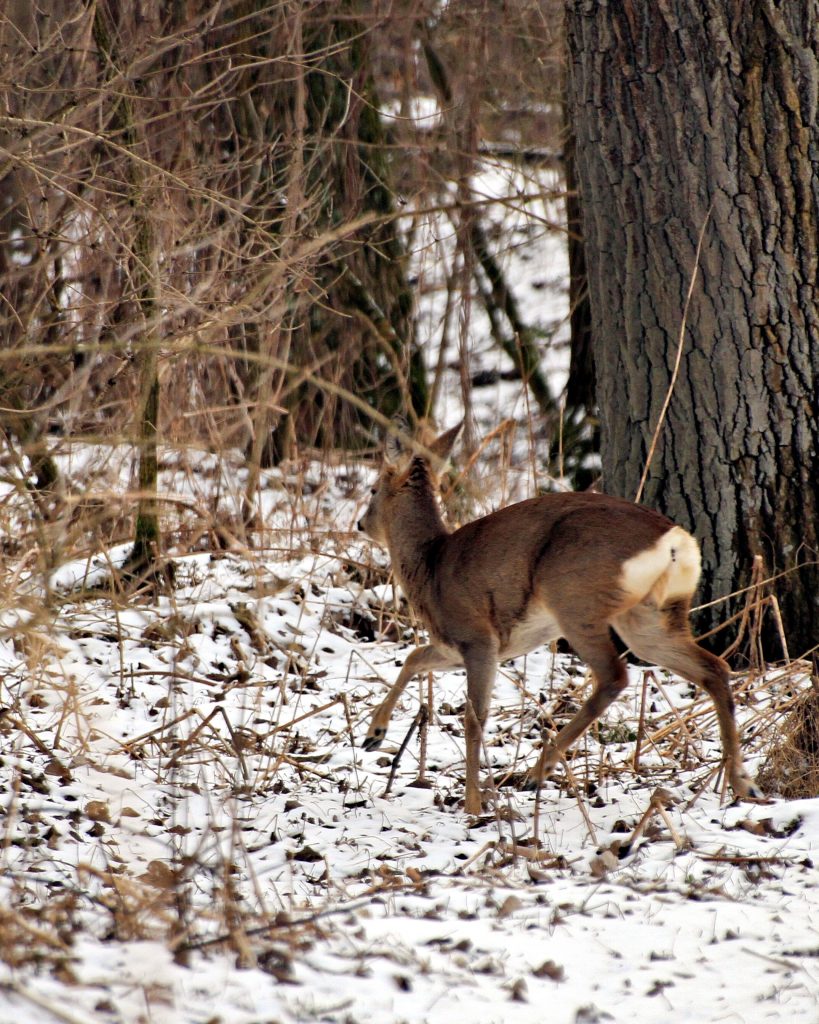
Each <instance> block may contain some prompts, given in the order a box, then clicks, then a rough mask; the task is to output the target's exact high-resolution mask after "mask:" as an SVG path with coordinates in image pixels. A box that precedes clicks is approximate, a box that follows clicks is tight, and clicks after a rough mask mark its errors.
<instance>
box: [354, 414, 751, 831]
mask: <svg viewBox="0 0 819 1024" xmlns="http://www.w3.org/2000/svg"><path fill="white" fill-rule="evenodd" d="M458 430H459V428H455V429H454V430H450V431H448V432H447V433H446V434H443V435H442V436H441V437H439V438H437V440H435V441H433V442H431V443H430V444H429V445H428V448H429V451H430V456H429V457H425V456H424V455H418V454H413V453H411V452H410V453H405V452H404V451H403V450H402V449H401V447H400V445H398V444H397V443H396V442H395V441H393V442H391V444H390V445H389V447H388V451H387V457H386V461H385V465H384V468H383V470H382V473H381V476H380V479H379V481H378V485H377V487H376V488H375V490H374V493H373V498H372V501H371V502H370V506H369V508H368V509H367V511H366V512H365V514H364V516H363V517H362V519H361V521H360V523H359V527H360V528H361V529H362V530H364V531H366V532H367V533H368V534H370V536H372V537H373V538H374V539H375V540H377V541H379V542H381V543H383V544H385V545H386V547H387V549H388V550H389V553H390V557H391V559H392V564H393V571H394V572H395V575H396V577H397V579H398V582H399V583H400V584H401V587H402V588H403V590H404V591H405V593H406V595H407V598H408V599H409V601H410V604H411V605H412V606H413V608H414V609H415V611H416V612H417V613H418V614H419V615H420V616H421V618H422V619H423V620H424V622H425V624H426V626H427V629H428V630H429V634H430V641H431V642H430V644H429V645H428V646H426V647H420V648H418V649H417V650H415V651H413V652H412V653H411V654H410V656H409V657H408V658H407V661H406V663H405V665H404V667H403V669H402V670H401V673H400V674H399V676H398V679H397V680H396V682H395V684H394V685H393V687H392V689H391V690H390V692H389V694H388V695H387V697H386V699H385V700H384V701H383V703H382V704H381V705H380V706H379V707H378V708H377V709H376V711H375V712H374V714H373V718H372V721H371V723H370V728H369V732H368V734H367V738H366V740H365V744H364V745H365V747H366V748H367V749H373V748H375V747H376V746H378V744H379V743H380V742H381V740H382V739H383V737H384V735H385V733H386V727H387V725H388V724H389V719H390V717H391V715H392V711H393V709H394V707H395V704H396V702H397V700H398V698H399V697H400V695H401V693H402V692H403V690H404V688H405V687H406V685H407V683H408V682H409V680H410V679H411V678H412V676H414V675H416V674H418V673H419V672H424V671H430V670H433V669H437V668H446V667H450V666H455V665H463V666H464V667H465V668H466V672H467V702H466V718H465V732H466V748H467V754H466V795H465V801H464V805H465V809H466V810H467V812H468V813H472V814H477V813H479V811H480V809H481V797H480V789H479V785H478V775H479V760H480V750H481V741H482V735H483V727H484V723H485V722H486V718H487V715H488V712H489V700H490V696H491V692H492V686H493V683H494V679H495V671H496V668H497V664H498V662H499V661H501V660H503V659H505V658H509V657H513V656H517V655H520V654H524V653H526V652H527V651H530V650H532V649H533V648H535V647H537V646H540V645H541V644H544V643H546V642H548V641H550V640H554V639H556V638H557V637H561V636H562V637H565V638H566V640H568V642H569V643H570V644H571V645H572V647H573V648H574V649H575V651H576V652H577V654H578V655H579V656H580V657H581V658H582V659H583V660H584V661H585V662H586V663H587V664H588V665H589V667H590V668H591V670H592V672H593V674H594V679H595V684H594V690H593V692H592V695H591V697H590V698H589V699H588V700H587V701H586V703H585V704H584V705H583V707H582V708H581V709H580V710H579V711H578V713H577V714H576V715H575V716H574V718H573V719H572V720H571V721H570V722H569V723H568V724H567V725H566V726H564V728H563V729H562V730H561V731H560V733H559V734H558V736H557V738H556V740H555V742H554V744H553V745H552V746H549V747H547V748H546V749H545V750H544V751H543V754H542V756H541V758H540V761H539V763H538V766H537V769H536V771H535V773H534V774H533V776H532V781H533V782H539V781H540V780H541V779H542V778H543V777H544V776H545V775H546V774H547V773H548V772H549V771H551V769H552V768H553V767H554V766H555V764H556V763H557V761H558V760H559V758H560V756H561V755H562V753H563V752H564V751H565V750H566V749H567V748H568V747H569V745H570V744H571V743H573V742H574V740H576V739H577V738H578V737H579V736H580V735H582V733H583V732H585V730H586V729H587V728H588V727H589V726H590V725H591V723H592V722H593V721H595V719H596V718H598V717H599V715H600V714H602V712H603V711H604V710H605V709H606V708H607V707H608V705H609V704H610V703H611V702H612V701H613V700H614V699H615V698H616V697H617V696H618V695H619V694H620V693H621V692H622V690H623V689H624V687H625V686H626V683H627V674H626V670H625V666H624V665H623V662H622V661H621V660H620V658H619V657H618V655H617V652H616V649H615V647H614V644H613V642H612V639H611V636H610V632H609V629H610V627H612V628H614V629H615V630H616V631H617V633H619V634H620V636H621V637H622V639H623V640H624V641H625V642H626V643H627V644H628V645H629V646H630V647H631V649H632V651H633V652H634V653H635V654H636V655H637V656H638V657H640V658H643V659H644V660H646V661H649V662H651V663H656V664H660V665H662V666H664V667H666V668H668V669H670V670H671V671H673V672H677V673H679V674H680V675H682V676H684V677H685V678H686V679H689V680H691V681H692V682H694V683H696V684H698V685H700V686H702V687H703V688H704V689H705V690H706V691H707V692H708V693H709V694H710V696H711V698H712V700H713V701H714V706H715V708H716V711H717V716H718V720H719V726H720V733H721V737H722V745H723V757H724V761H725V765H726V769H727V773H728V778H729V781H730V783H731V786H732V788H733V790H734V793H735V794H736V795H737V796H740V797H744V796H749V795H751V794H752V793H753V792H754V787H753V784H752V783H751V781H750V779H749V778H748V775H747V773H746V772H745V770H744V768H743V765H742V758H741V755H740V751H739V740H738V737H737V731H736V726H735V723H734V714H733V698H732V696H731V690H730V686H729V681H728V680H729V674H728V667H727V665H726V664H725V662H724V661H723V660H722V659H721V658H717V657H716V656H714V655H712V654H709V653H708V652H707V651H705V650H703V649H702V648H701V647H699V646H698V645H697V643H696V642H695V640H694V638H693V637H692V635H691V631H690V628H689V625H688V611H689V607H690V600H691V596H692V594H693V592H694V589H695V587H696V584H697V577H698V575H699V548H698V546H697V543H696V541H695V540H694V539H693V537H691V535H690V534H688V533H686V532H685V531H684V530H682V529H681V528H680V527H677V526H675V525H674V524H673V523H672V522H671V521H670V520H668V519H666V517H665V516H662V515H660V514H659V513H658V512H655V511H652V510H651V509H648V508H645V507H643V506H640V505H635V504H633V503H631V502H628V501H624V500H622V499H620V498H612V497H607V496H606V495H602V494H592V493H584V494H550V495H543V496H542V497H539V498H531V499H529V500H528V501H522V502H519V503H518V504H515V505H510V506H509V507H507V508H503V509H500V510H499V511H497V512H493V513H492V514H491V515H488V516H484V517H483V518H481V519H477V520H475V521H474V522H471V523H467V524H466V525H465V526H462V527H461V528H460V529H459V530H456V531H455V532H454V533H450V532H449V530H447V528H446V526H445V525H444V522H443V520H442V518H441V514H440V511H439V509H438V504H437V494H436V491H437V480H436V478H435V474H434V471H433V464H434V463H435V462H436V460H443V459H445V458H446V457H447V456H448V455H449V452H450V451H451V448H452V445H453V444H454V441H455V438H456V437H457V434H458Z"/></svg>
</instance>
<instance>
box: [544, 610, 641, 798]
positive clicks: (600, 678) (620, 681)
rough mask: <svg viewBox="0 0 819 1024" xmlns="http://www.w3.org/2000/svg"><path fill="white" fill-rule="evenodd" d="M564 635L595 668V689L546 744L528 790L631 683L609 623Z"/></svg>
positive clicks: (584, 659)
mask: <svg viewBox="0 0 819 1024" xmlns="http://www.w3.org/2000/svg"><path fill="white" fill-rule="evenodd" d="M562 635H563V636H564V637H565V638H566V640H568V642H569V643H570V644H571V645H572V647H573V648H574V650H575V653H576V654H577V655H578V657H580V658H582V660H583V661H585V662H586V664H587V665H588V666H589V668H590V669H591V670H592V675H593V676H594V689H593V690H592V693H591V696H590V697H589V699H588V700H587V701H586V702H585V703H584V704H583V706H582V707H581V708H580V710H579V711H578V712H577V714H575V716H574V717H573V718H571V719H570V720H569V721H568V722H567V723H566V725H564V726H563V728H562V729H561V730H560V732H559V733H558V734H557V736H556V737H555V739H554V740H553V742H552V743H549V744H547V745H546V746H544V748H543V753H542V754H541V755H540V759H539V760H538V763H537V766H536V767H535V769H534V771H533V772H530V773H529V775H528V776H527V778H526V782H525V785H526V788H527V789H535V788H536V787H537V786H539V785H540V784H541V782H542V781H543V779H545V778H546V776H547V775H549V774H550V772H551V771H552V769H553V768H554V767H555V765H556V764H557V762H558V761H559V760H560V758H561V757H562V756H563V754H564V753H565V752H566V751H567V750H568V749H569V747H570V746H571V745H572V743H574V742H575V740H577V739H578V738H579V737H580V736H582V735H583V733H584V732H585V731H586V730H587V729H588V728H589V726H590V725H591V724H592V723H593V722H595V721H596V720H597V719H598V718H599V717H600V716H601V715H602V714H603V712H604V711H605V710H606V708H607V707H608V706H609V705H610V704H612V703H613V702H614V701H615V700H616V699H617V698H618V697H619V695H620V694H621V693H622V692H623V690H624V689H625V687H626V685H627V683H628V674H627V672H626V667H625V665H624V664H623V662H622V661H621V660H620V658H619V657H618V655H617V649H616V648H615V646H614V643H613V642H612V639H611V636H610V635H609V630H608V626H606V625H602V626H587V627H585V628H583V627H574V628H570V629H566V630H565V631H564V632H563V634H562Z"/></svg>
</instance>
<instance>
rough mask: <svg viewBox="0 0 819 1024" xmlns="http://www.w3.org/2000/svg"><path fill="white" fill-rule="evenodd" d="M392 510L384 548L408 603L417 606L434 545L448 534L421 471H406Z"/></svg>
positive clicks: (432, 560) (426, 581)
mask: <svg viewBox="0 0 819 1024" xmlns="http://www.w3.org/2000/svg"><path fill="white" fill-rule="evenodd" d="M392 511H393V516H392V521H391V522H390V524H389V529H388V547H389V551H390V559H391V561H392V567H393V571H394V572H395V574H396V576H397V577H398V580H399V582H400V583H401V586H402V587H403V589H404V591H405V593H406V595H407V597H408V598H409V601H410V604H412V605H415V606H416V607H417V606H419V605H422V604H423V603H424V601H423V598H424V592H425V590H426V587H427V586H428V585H429V582H430V580H431V576H432V570H433V567H434V565H435V562H436V561H437V551H438V548H439V546H440V544H441V542H442V541H443V539H444V538H445V537H447V536H448V534H449V530H448V529H447V528H446V525H445V524H444V520H443V518H442V516H441V512H440V510H439V508H438V503H437V501H436V499H435V494H434V491H433V485H432V482H431V481H430V479H429V477H428V475H427V474H426V473H425V472H423V473H422V472H420V471H419V472H413V471H411V472H410V477H409V480H408V481H407V483H406V484H405V485H404V488H403V490H402V493H401V494H400V495H399V496H398V497H397V500H396V501H395V503H394V505H393V509H392Z"/></svg>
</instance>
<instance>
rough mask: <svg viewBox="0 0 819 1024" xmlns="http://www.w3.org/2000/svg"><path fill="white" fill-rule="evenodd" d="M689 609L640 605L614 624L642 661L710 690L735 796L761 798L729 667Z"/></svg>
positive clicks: (675, 605)
mask: <svg viewBox="0 0 819 1024" xmlns="http://www.w3.org/2000/svg"><path fill="white" fill-rule="evenodd" d="M688 611H689V603H688V601H685V600H680V601H674V602H671V603H670V604H668V605H666V606H665V607H663V608H657V607H656V606H655V605H652V604H648V603H646V604H638V605H635V606H634V607H633V608H630V609H629V610H628V611H626V612H623V613H621V614H620V615H618V616H617V617H616V618H615V619H614V621H613V623H612V625H613V626H614V628H615V630H616V631H617V633H618V634H619V635H620V637H621V638H622V639H623V641H624V642H625V643H626V644H628V646H629V647H630V648H631V650H632V651H633V653H634V654H636V655H637V657H638V658H640V659H642V660H643V661H647V662H648V663H649V664H652V665H660V666H662V667H663V668H666V669H668V670H669V671H670V672H674V673H676V674H677V675H681V676H682V677H683V678H684V679H688V680H689V682H692V683H694V684H695V685H697V686H701V687H702V688H703V689H704V690H705V691H706V693H707V694H708V695H709V697H710V698H711V700H712V701H713V703H714V709H715V710H716V713H717V721H718V723H719V731H720V738H721V740H722V757H723V763H724V765H725V770H726V774H727V776H728V781H729V782H730V784H731V789H732V790H733V792H734V796H736V797H738V798H740V799H742V798H750V799H757V798H759V797H760V796H761V792H760V790H759V789H758V788H757V786H756V785H755V784H754V782H753V780H752V779H751V777H750V776H749V774H748V772H747V771H746V769H745V766H744V765H743V763H742V754H741V752H740V746H739V734H738V732H737V726H736V720H735V718H734V696H733V693H732V692H731V684H730V673H729V670H728V665H727V664H726V662H725V661H723V659H722V658H718V657H717V656H716V655H715V654H711V653H710V652H709V651H706V650H705V649H704V648H702V647H700V646H699V644H698V643H697V642H696V640H695V639H694V637H693V636H692V634H691V627H690V626H689V623H688Z"/></svg>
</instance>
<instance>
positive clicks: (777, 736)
mask: <svg viewBox="0 0 819 1024" xmlns="http://www.w3.org/2000/svg"><path fill="white" fill-rule="evenodd" d="M811 682H812V686H811V688H810V689H808V690H805V691H804V692H802V693H800V694H799V695H798V696H797V697H796V698H795V699H792V700H791V701H790V702H789V706H787V707H785V708H782V709H780V710H779V712H778V714H777V715H776V720H777V721H776V725H777V728H776V729H773V730H771V733H772V735H771V745H770V749H769V751H768V754H767V757H766V759H765V761H764V763H763V766H762V769H761V771H760V772H759V782H760V784H761V785H762V787H763V788H764V789H765V791H766V792H769V793H777V794H779V795H780V796H782V797H784V798H785V799H787V800H801V799H804V798H808V797H816V796H819V678H818V677H817V675H816V673H815V672H814V674H813V675H812V678H811Z"/></svg>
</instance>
